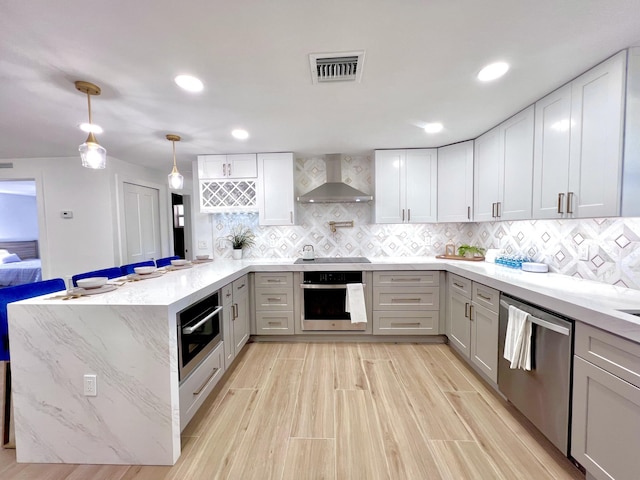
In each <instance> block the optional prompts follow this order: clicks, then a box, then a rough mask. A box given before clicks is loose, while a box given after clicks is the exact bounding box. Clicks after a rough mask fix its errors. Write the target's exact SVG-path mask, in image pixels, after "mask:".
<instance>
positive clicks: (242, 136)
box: [231, 128, 249, 140]
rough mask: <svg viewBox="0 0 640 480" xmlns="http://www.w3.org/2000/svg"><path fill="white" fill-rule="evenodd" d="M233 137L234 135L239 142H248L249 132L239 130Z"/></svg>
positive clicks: (235, 131)
mask: <svg viewBox="0 0 640 480" xmlns="http://www.w3.org/2000/svg"><path fill="white" fill-rule="evenodd" d="M231 135H233V136H234V137H235V138H237V139H238V140H246V139H247V138H249V132H247V131H246V130H242V129H241V128H238V129H236V130H234V131H233V132H231Z"/></svg>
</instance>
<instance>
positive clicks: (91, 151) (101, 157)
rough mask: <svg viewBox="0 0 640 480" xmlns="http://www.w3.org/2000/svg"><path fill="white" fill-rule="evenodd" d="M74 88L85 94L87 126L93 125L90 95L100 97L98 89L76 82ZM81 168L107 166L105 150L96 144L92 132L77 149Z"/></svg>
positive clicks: (88, 84) (89, 84)
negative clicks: (87, 108)
mask: <svg viewBox="0 0 640 480" xmlns="http://www.w3.org/2000/svg"><path fill="white" fill-rule="evenodd" d="M76 88H77V89H78V90H80V91H81V92H82V93H86V94H87V101H88V104H89V125H93V121H92V118H91V95H100V87H98V86H97V85H94V84H93V83H89V82H83V81H80V80H79V81H77V82H76ZM78 150H79V151H80V157H81V158H82V166H83V167H87V168H95V169H100V168H105V167H106V166H107V150H106V149H105V148H104V147H103V146H102V145H100V144H99V143H98V141H97V140H96V137H95V135H94V134H93V132H89V136H88V137H87V140H86V141H85V142H84V143H83V144H82V145H80V147H78Z"/></svg>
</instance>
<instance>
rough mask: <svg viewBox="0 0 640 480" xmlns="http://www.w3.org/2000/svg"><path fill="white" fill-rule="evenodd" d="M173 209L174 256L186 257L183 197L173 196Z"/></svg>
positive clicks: (174, 194) (173, 194) (175, 194)
mask: <svg viewBox="0 0 640 480" xmlns="http://www.w3.org/2000/svg"><path fill="white" fill-rule="evenodd" d="M171 208H172V209H173V254H174V255H178V256H179V257H180V258H186V257H185V248H184V205H183V201H182V195H178V194H177V193H172V194H171Z"/></svg>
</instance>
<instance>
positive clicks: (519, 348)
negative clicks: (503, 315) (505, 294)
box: [504, 305, 531, 370]
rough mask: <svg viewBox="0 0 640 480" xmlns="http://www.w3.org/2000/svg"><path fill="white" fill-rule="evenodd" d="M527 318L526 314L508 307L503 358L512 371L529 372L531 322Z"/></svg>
mask: <svg viewBox="0 0 640 480" xmlns="http://www.w3.org/2000/svg"><path fill="white" fill-rule="evenodd" d="M528 317H529V314H528V313H527V312H525V311H523V310H520V309H519V308H517V307H514V306H513V305H509V318H508V320H507V333H506V335H505V339H504V358H505V359H507V360H509V362H510V367H511V368H514V369H515V368H522V369H523V370H531V321H529V318H528Z"/></svg>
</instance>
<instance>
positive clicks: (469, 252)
mask: <svg viewBox="0 0 640 480" xmlns="http://www.w3.org/2000/svg"><path fill="white" fill-rule="evenodd" d="M484 252H485V250H484V248H482V247H476V246H473V245H460V246H459V247H458V256H459V257H467V258H471V257H482V256H484Z"/></svg>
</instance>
